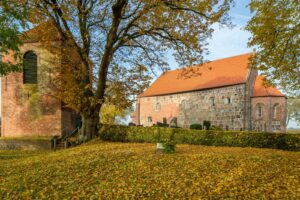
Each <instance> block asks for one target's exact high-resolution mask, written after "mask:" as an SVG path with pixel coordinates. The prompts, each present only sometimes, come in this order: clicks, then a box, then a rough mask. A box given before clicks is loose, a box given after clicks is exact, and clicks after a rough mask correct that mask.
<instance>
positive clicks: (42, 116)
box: [1, 43, 62, 137]
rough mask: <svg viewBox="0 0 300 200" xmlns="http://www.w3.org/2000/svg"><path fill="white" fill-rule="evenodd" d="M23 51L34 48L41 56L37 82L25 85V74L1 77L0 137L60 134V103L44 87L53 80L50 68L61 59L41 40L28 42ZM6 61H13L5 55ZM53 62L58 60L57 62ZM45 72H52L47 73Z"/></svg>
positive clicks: (4, 59) (39, 56) (39, 57)
mask: <svg viewBox="0 0 300 200" xmlns="http://www.w3.org/2000/svg"><path fill="white" fill-rule="evenodd" d="M21 51H22V52H23V53H25V52H27V51H34V53H35V54H37V57H38V84H36V85H34V84H33V85H28V84H23V74H22V73H12V74H10V75H8V76H5V77H3V78H2V81H1V84H2V126H1V136H4V137H16V136H52V135H60V134H61V130H62V128H61V115H62V112H61V103H60V101H59V100H57V99H55V98H54V97H53V96H51V95H48V94H47V93H46V92H45V91H44V89H45V88H46V85H47V84H48V83H50V79H51V74H50V70H48V69H51V68H52V67H53V66H54V65H57V64H58V62H59V59H57V57H56V56H54V55H52V54H51V53H50V52H49V51H47V50H45V49H42V48H40V46H39V44H38V43H28V44H25V45H24V46H23V47H22V48H21ZM3 61H4V62H7V61H13V58H12V57H11V56H9V55H6V56H5V57H4V58H3ZM53 61H57V63H54V62H53ZM45 72H49V73H47V74H45Z"/></svg>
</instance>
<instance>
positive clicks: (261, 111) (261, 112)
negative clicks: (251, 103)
mask: <svg viewBox="0 0 300 200" xmlns="http://www.w3.org/2000/svg"><path fill="white" fill-rule="evenodd" d="M256 112H257V113H256V115H257V117H262V116H263V107H262V106H261V105H259V106H258V107H257V111H256Z"/></svg>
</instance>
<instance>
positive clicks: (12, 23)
mask: <svg viewBox="0 0 300 200" xmlns="http://www.w3.org/2000/svg"><path fill="white" fill-rule="evenodd" d="M26 17H27V15H26V10H25V7H24V6H22V5H21V4H17V3H15V2H10V1H7V0H2V1H0V75H6V74H7V73H10V72H13V71H19V70H21V69H22V65H21V63H14V62H1V57H2V55H3V54H7V53H9V51H11V52H13V54H14V55H13V56H14V58H15V59H16V60H21V56H20V54H19V53H20V49H19V46H20V45H21V44H22V40H21V38H20V37H19V34H20V32H21V31H22V29H24V28H26V27H27V23H26V22H27V19H26Z"/></svg>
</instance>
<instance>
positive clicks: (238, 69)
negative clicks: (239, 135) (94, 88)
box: [132, 54, 287, 132]
mask: <svg viewBox="0 0 300 200" xmlns="http://www.w3.org/2000/svg"><path fill="white" fill-rule="evenodd" d="M250 56H251V54H245V55H239V56H234V57H230V58H225V59H220V60H215V61H212V62H207V63H204V64H203V65H195V66H192V67H189V68H184V69H179V70H172V71H168V72H165V73H163V74H162V75H161V76H160V77H159V78H158V79H157V80H156V81H154V83H153V84H152V85H151V86H150V87H149V88H148V89H147V90H146V91H145V92H144V93H142V94H141V95H139V96H138V98H137V104H136V110H135V112H134V113H133V114H132V121H133V122H134V123H135V124H137V125H143V126H152V125H153V124H156V123H157V122H161V123H167V124H172V123H173V124H176V125H177V126H179V127H185V128H187V127H189V126H190V125H191V124H195V123H198V124H199V123H200V124H202V123H203V121H204V120H207V121H210V122H211V124H212V125H215V126H219V127H221V128H223V129H225V130H257V131H267V132H285V130H286V113H287V110H286V102H287V99H286V97H285V96H284V95H283V94H282V93H280V92H279V91H278V90H277V89H276V88H274V87H267V86H265V84H264V83H263V77H262V76H259V75H258V73H257V71H256V70H255V69H251V68H249V66H248V64H249V58H250Z"/></svg>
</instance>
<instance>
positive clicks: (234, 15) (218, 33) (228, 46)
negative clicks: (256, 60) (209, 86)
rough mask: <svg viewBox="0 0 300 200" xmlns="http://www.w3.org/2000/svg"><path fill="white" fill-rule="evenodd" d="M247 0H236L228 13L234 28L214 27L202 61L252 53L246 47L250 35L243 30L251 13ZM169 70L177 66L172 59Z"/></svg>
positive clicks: (170, 59) (250, 49)
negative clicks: (207, 52) (206, 53)
mask: <svg viewBox="0 0 300 200" xmlns="http://www.w3.org/2000/svg"><path fill="white" fill-rule="evenodd" d="M249 2H250V1H249V0H237V1H236V3H235V6H234V7H232V9H231V10H230V12H229V15H230V17H231V22H232V24H233V25H234V28H227V27H220V26H219V25H214V26H213V28H214V33H213V35H212V37H211V38H210V39H208V43H209V45H208V50H209V52H210V54H209V55H207V56H205V57H204V60H216V59H220V58H226V57H231V56H236V55H240V54H245V53H249V52H252V51H253V49H252V48H249V47H247V42H248V39H249V38H250V36H251V34H250V33H249V32H247V31H245V30H244V27H245V26H246V24H247V21H248V20H250V18H251V13H250V10H249V8H247V5H248V4H249ZM169 66H170V68H171V69H174V68H178V64H177V63H176V61H175V60H174V59H173V58H171V57H170V58H169Z"/></svg>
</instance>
